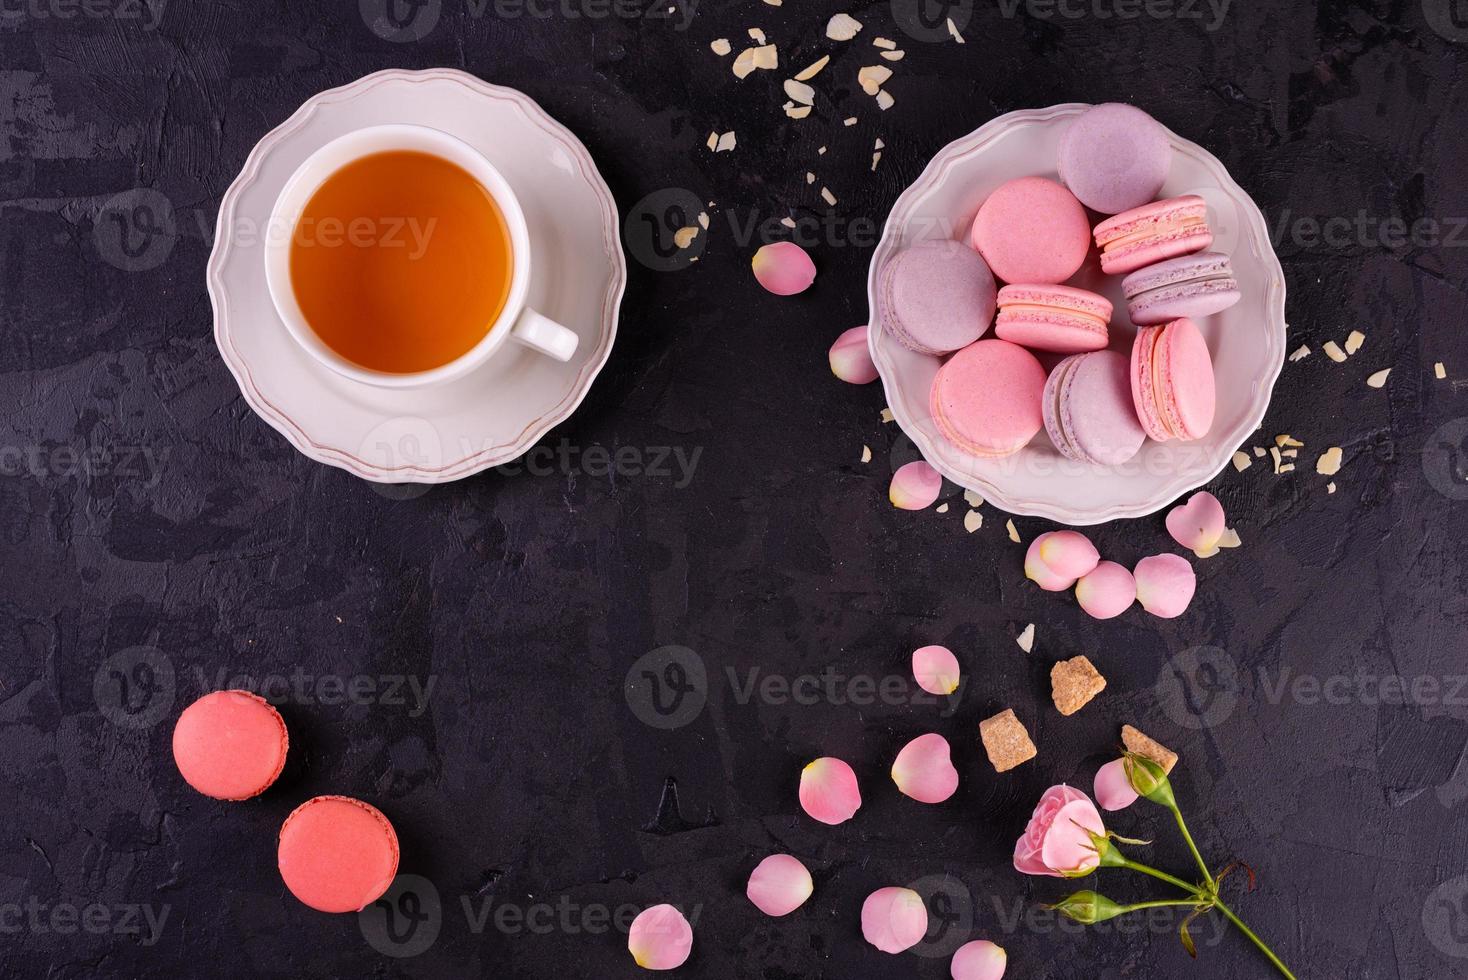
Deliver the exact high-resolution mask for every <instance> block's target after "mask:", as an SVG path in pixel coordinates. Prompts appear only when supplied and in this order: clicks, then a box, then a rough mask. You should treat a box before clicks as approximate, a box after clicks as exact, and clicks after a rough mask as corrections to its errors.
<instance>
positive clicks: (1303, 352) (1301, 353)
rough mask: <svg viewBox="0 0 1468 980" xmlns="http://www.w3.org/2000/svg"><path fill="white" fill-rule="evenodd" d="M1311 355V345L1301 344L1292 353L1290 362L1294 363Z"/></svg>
mask: <svg viewBox="0 0 1468 980" xmlns="http://www.w3.org/2000/svg"><path fill="white" fill-rule="evenodd" d="M1309 356H1310V347H1309V345H1308V344H1301V345H1300V346H1299V347H1297V348H1296V349H1295V351H1294V353H1292V354H1291V355H1290V362H1291V363H1294V362H1295V361H1303V360H1304V359H1305V358H1307V357H1309Z"/></svg>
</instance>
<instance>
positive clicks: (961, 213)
mask: <svg viewBox="0 0 1468 980" xmlns="http://www.w3.org/2000/svg"><path fill="white" fill-rule="evenodd" d="M1087 108H1089V106H1086V105H1083V104H1079V103H1069V104H1066V105H1057V106H1051V107H1050V108H1048V109H1029V110H1024V111H1020V112H1011V113H1008V114H1006V115H1003V116H1000V117H999V118H997V119H994V120H992V121H991V122H988V123H986V124H985V125H983V126H981V127H979V128H978V129H977V130H975V131H974V132H972V133H970V134H969V135H968V136H965V137H963V138H962V139H960V140H957V141H955V142H953V143H950V144H949V145H948V146H946V147H944V148H943V149H942V150H941V151H940V152H939V153H938V155H937V156H935V157H934V158H933V160H932V162H931V163H929V164H928V167H927V169H926V170H924V171H923V174H922V176H921V177H919V178H918V179H917V181H916V182H915V183H914V184H913V185H912V186H911V187H909V188H908V189H907V190H906V191H904V192H903V193H902V196H901V197H899V198H898V199H897V203H896V204H895V205H894V206H893V208H892V213H891V215H889V216H888V218H887V225H886V229H885V231H884V232H883V235H882V240H881V242H880V243H879V244H878V245H877V250H876V253H875V254H874V255H873V257H872V265H871V271H870V273H869V275H868V280H867V299H868V303H869V308H870V310H871V323H872V324H873V325H874V326H873V328H872V330H871V331H870V332H869V343H870V345H871V352H872V359H873V360H874V361H875V362H876V365H877V371H878V372H879V373H880V374H881V377H882V384H883V385H884V386H885V388H886V391H887V402H888V405H889V406H890V407H891V409H892V414H893V416H894V417H895V418H896V420H897V422H898V424H899V425H901V426H902V430H903V432H905V433H907V435H908V437H909V438H911V439H912V440H913V442H914V443H916V444H917V447H918V449H919V451H921V452H922V454H923V456H924V458H926V459H927V460H928V462H929V463H931V464H933V466H934V467H936V468H937V470H938V471H939V472H940V473H942V474H943V475H944V476H945V477H947V478H948V479H950V480H952V481H954V482H955V483H958V484H960V485H961V486H963V487H966V488H967V489H970V490H975V491H977V492H979V493H980V494H982V495H983V496H984V498H985V499H986V500H988V501H990V502H991V503H993V504H994V505H995V506H996V507H998V508H1000V509H1002V510H1006V511H1008V512H1010V513H1012V514H1025V515H1033V516H1036V517H1048V518H1051V519H1052V520H1056V521H1059V522H1061V523H1063V524H1072V525H1088V524H1100V523H1102V522H1104V521H1109V520H1114V519H1117V518H1125V517H1141V516H1143V515H1146V514H1151V513H1153V512H1155V511H1157V510H1159V509H1161V508H1162V507H1164V506H1166V505H1167V504H1168V503H1170V502H1171V501H1173V500H1174V499H1176V498H1177V497H1178V496H1180V495H1181V494H1184V493H1186V492H1187V491H1189V490H1193V489H1196V488H1197V487H1200V486H1202V485H1203V484H1205V483H1207V482H1208V481H1209V480H1211V479H1213V477H1215V476H1217V475H1218V473H1219V471H1220V470H1222V469H1223V467H1224V466H1225V465H1227V464H1228V462H1229V460H1230V459H1231V457H1232V456H1233V453H1234V450H1235V449H1237V448H1238V447H1239V446H1240V444H1242V443H1243V442H1244V441H1245V440H1246V439H1248V438H1249V435H1250V433H1252V432H1253V431H1254V430H1255V429H1257V428H1258V427H1259V424H1260V422H1262V421H1263V419H1264V412H1265V410H1266V409H1267V408H1268V407H1269V397H1270V394H1271V392H1272V391H1273V388H1274V382H1275V379H1276V378H1278V377H1279V372H1280V368H1282V367H1283V366H1284V356H1285V282H1284V271H1283V270H1282V269H1281V268H1280V265H1279V259H1278V258H1277V257H1276V256H1275V254H1274V249H1273V247H1272V246H1271V245H1270V241H1269V230H1268V226H1267V225H1266V223H1265V221H1264V216H1263V215H1262V214H1261V213H1260V212H1259V208H1258V207H1257V206H1256V205H1255V204H1254V202H1253V200H1251V199H1250V197H1249V195H1248V194H1246V193H1244V191H1243V189H1242V188H1240V187H1239V185H1238V184H1236V183H1234V181H1233V179H1232V178H1231V177H1229V175H1228V171H1227V170H1225V169H1224V167H1223V164H1221V163H1219V162H1218V159H1217V158H1216V157H1214V156H1213V155H1212V154H1211V153H1209V152H1208V151H1207V150H1204V149H1203V148H1201V147H1199V146H1197V145H1196V144H1193V143H1190V142H1188V141H1187V140H1185V139H1183V138H1182V137H1180V136H1178V135H1177V134H1176V133H1172V132H1170V131H1169V132H1168V138H1169V139H1170V140H1171V141H1172V146H1173V151H1174V152H1173V162H1172V174H1171V176H1170V177H1169V178H1168V180H1167V183H1166V184H1165V185H1164V186H1163V188H1162V193H1161V195H1159V196H1161V197H1174V196H1177V195H1180V194H1198V195H1200V196H1202V197H1203V198H1204V199H1205V200H1206V201H1207V202H1208V211H1209V222H1210V223H1211V224H1212V226H1213V234H1214V241H1213V246H1212V249H1213V250H1214V251H1219V252H1225V253H1228V254H1229V255H1230V256H1232V258H1233V267H1234V275H1235V276H1236V277H1237V278H1238V280H1239V286H1240V288H1241V289H1242V291H1243V299H1242V300H1241V301H1240V302H1239V303H1238V304H1236V305H1235V306H1234V307H1233V308H1232V309H1229V310H1225V311H1224V312H1223V313H1219V314H1216V315H1214V316H1211V317H1206V318H1203V319H1200V320H1199V321H1198V325H1199V326H1200V327H1201V328H1202V330H1203V334H1204V336H1205V337H1206V338H1207V339H1208V349H1209V350H1210V351H1211V352H1212V353H1213V366H1214V371H1215V372H1216V374H1217V378H1218V411H1217V415H1216V417H1215V419H1214V423H1213V429H1212V431H1211V432H1210V433H1209V434H1208V436H1207V437H1206V438H1204V439H1200V440H1197V441H1195V442H1168V443H1155V442H1152V441H1150V440H1149V441H1148V442H1147V443H1146V444H1145V445H1144V446H1143V447H1142V451H1141V452H1140V453H1138V454H1137V456H1136V457H1135V458H1134V459H1133V460H1132V461H1131V462H1129V463H1127V464H1126V465H1124V466H1121V467H1112V468H1107V467H1099V466H1090V465H1087V464H1082V463H1074V462H1071V461H1070V460H1067V459H1066V458H1064V457H1063V456H1061V455H1060V453H1059V452H1058V451H1057V450H1056V449H1055V447H1054V445H1053V444H1052V443H1051V442H1050V440H1049V438H1048V437H1047V436H1046V434H1045V431H1044V430H1043V429H1042V430H1041V431H1040V433H1039V435H1037V436H1036V437H1035V439H1034V441H1032V442H1031V443H1030V444H1029V445H1028V446H1027V447H1025V448H1024V449H1022V450H1021V451H1020V452H1018V453H1016V454H1014V455H1013V456H1009V457H1007V458H1005V459H997V460H988V459H976V458H974V457H972V456H969V455H967V454H966V453H964V452H962V451H961V450H959V449H958V448H957V447H955V446H953V445H952V444H950V443H949V442H948V441H947V440H946V439H944V438H943V437H942V436H941V435H939V433H938V431H937V428H936V427H935V426H934V424H933V419H932V415H931V413H930V412H929V410H928V393H929V390H930V389H931V388H932V385H933V376H934V375H935V374H937V372H938V366H939V365H940V364H941V363H942V361H941V359H940V358H937V357H929V356H926V355H923V354H916V353H913V352H912V351H910V350H908V349H907V348H905V347H903V346H902V345H901V344H899V343H898V342H897V341H896V340H894V339H893V338H892V337H889V336H888V335H887V334H886V331H884V330H881V329H878V328H877V327H876V326H875V324H879V323H880V322H881V319H882V315H881V304H880V302H879V292H880V291H879V290H878V289H877V288H876V284H877V282H878V281H879V277H880V275H881V272H882V269H883V268H884V267H885V266H886V264H887V263H888V262H890V261H891V260H892V258H893V257H894V256H895V255H896V254H897V253H898V252H899V251H901V250H902V249H903V248H905V247H906V246H908V245H911V244H913V243H915V242H920V241H926V240H929V239H934V238H953V239H958V240H961V241H966V240H967V238H968V230H969V226H970V225H971V224H972V222H973V218H974V215H975V214H976V213H977V212H978V210H979V205H980V204H981V203H983V201H984V199H985V198H986V197H988V196H989V194H990V193H991V192H992V191H993V190H994V189H995V188H996V187H998V186H999V185H1000V184H1002V183H1004V182H1005V181H1007V180H1012V179H1013V178H1016V177H1026V176H1041V177H1050V178H1051V179H1054V180H1058V179H1059V178H1058V177H1057V176H1056V172H1055V160H1056V150H1057V147H1058V146H1059V143H1060V134H1061V133H1062V132H1063V131H1064V130H1065V127H1066V125H1067V124H1068V123H1069V122H1070V120H1071V119H1072V118H1074V117H1075V116H1077V115H1079V114H1080V113H1081V112H1083V111H1085V110H1086V109H1087ZM1069 281H1070V283H1071V284H1072V285H1078V286H1081V287H1083V288H1086V289H1090V290H1094V291H1095V292H1099V293H1101V294H1103V295H1105V296H1106V297H1107V298H1108V299H1110V300H1111V301H1112V303H1113V304H1114V306H1115V309H1116V312H1115V314H1114V316H1113V318H1112V324H1111V347H1112V349H1114V350H1118V351H1121V352H1123V353H1129V352H1130V351H1131V345H1132V338H1133V337H1134V336H1135V334H1136V330H1135V328H1134V327H1133V326H1132V324H1131V321H1130V319H1129V318H1128V317H1127V311H1126V301H1125V298H1124V297H1123V295H1122V292H1121V277H1120V276H1106V275H1103V274H1102V272H1101V269H1100V266H1099V265H1098V264H1097V261H1096V256H1095V249H1094V247H1093V248H1092V251H1091V255H1090V256H1089V257H1088V259H1087V261H1086V265H1085V266H1084V267H1083V268H1082V269H1081V271H1080V272H1079V273H1077V274H1076V275H1075V277H1073V278H1072V279H1071V280H1069ZM986 336H993V333H992V332H990V333H989V334H986ZM1059 359H1060V358H1059V357H1056V356H1051V355H1041V360H1042V361H1043V362H1044V363H1045V365H1046V367H1047V368H1048V367H1051V366H1053V365H1054V364H1055V362H1056V361H1058V360H1059Z"/></svg>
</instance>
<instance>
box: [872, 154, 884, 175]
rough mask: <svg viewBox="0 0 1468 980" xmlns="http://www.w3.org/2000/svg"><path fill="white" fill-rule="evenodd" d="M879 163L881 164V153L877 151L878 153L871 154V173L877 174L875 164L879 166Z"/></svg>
mask: <svg viewBox="0 0 1468 980" xmlns="http://www.w3.org/2000/svg"><path fill="white" fill-rule="evenodd" d="M881 162H882V153H881V151H880V150H879V151H878V152H876V153H873V154H872V173H876V172H877V164H879V163H881Z"/></svg>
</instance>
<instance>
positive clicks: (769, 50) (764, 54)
mask: <svg viewBox="0 0 1468 980" xmlns="http://www.w3.org/2000/svg"><path fill="white" fill-rule="evenodd" d="M754 66H755V67H756V68H764V69H766V70H767V71H768V70H773V69H775V68H779V67H780V51H779V49H778V48H776V47H775V46H774V45H773V44H766V45H765V46H764V47H762V48H755V49H754Z"/></svg>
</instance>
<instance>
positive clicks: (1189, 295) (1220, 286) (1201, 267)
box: [1121, 252, 1242, 326]
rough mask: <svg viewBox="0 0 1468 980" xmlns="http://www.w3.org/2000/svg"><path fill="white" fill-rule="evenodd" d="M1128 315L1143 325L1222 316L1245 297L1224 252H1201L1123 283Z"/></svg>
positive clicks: (1151, 267) (1143, 270) (1144, 270)
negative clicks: (1186, 318)
mask: <svg viewBox="0 0 1468 980" xmlns="http://www.w3.org/2000/svg"><path fill="white" fill-rule="evenodd" d="M1121 287H1122V291H1123V292H1124V293H1125V294H1126V297H1127V312H1128V314H1129V315H1130V316H1131V319H1132V322H1133V323H1135V324H1137V325H1139V326H1152V325H1155V324H1158V323H1169V322H1171V321H1173V320H1177V319H1180V318H1183V317H1205V316H1212V315H1213V314H1214V313H1221V312H1223V311H1224V310H1226V309H1228V308H1229V307H1231V306H1233V305H1234V304H1235V303H1237V302H1238V301H1239V299H1240V298H1241V297H1242V294H1241V293H1240V291H1239V282H1238V280H1237V279H1235V278H1234V274H1233V265H1232V263H1230V261H1229V257H1228V256H1227V255H1224V254H1222V253H1221V252H1199V253H1198V254H1196V255H1184V256H1181V257H1179V258H1175V259H1168V260H1166V261H1164V262H1159V263H1157V264H1156V265H1149V266H1146V267H1144V268H1141V269H1138V270H1137V271H1136V272H1133V273H1132V274H1131V275H1129V276H1127V277H1126V279H1124V280H1122V284H1121Z"/></svg>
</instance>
